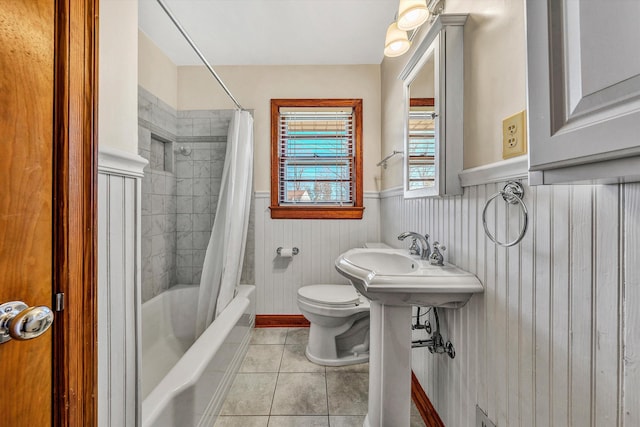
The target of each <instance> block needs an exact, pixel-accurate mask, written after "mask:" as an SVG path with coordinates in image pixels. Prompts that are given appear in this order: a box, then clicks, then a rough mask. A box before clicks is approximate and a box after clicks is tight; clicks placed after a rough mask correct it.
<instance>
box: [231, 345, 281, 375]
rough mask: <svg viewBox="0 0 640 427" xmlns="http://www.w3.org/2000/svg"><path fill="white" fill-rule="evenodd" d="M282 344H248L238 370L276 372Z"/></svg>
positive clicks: (278, 366) (278, 367)
mask: <svg viewBox="0 0 640 427" xmlns="http://www.w3.org/2000/svg"><path fill="white" fill-rule="evenodd" d="M283 349H284V345H274V344H256V345H249V349H248V350H247V355H246V356H245V358H244V361H243V362H242V365H241V366H240V372H278V370H279V369H280V361H281V360H282V352H283Z"/></svg>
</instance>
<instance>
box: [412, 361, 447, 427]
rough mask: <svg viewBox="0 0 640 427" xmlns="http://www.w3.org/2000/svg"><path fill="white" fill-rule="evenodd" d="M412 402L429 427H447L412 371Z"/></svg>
mask: <svg viewBox="0 0 640 427" xmlns="http://www.w3.org/2000/svg"><path fill="white" fill-rule="evenodd" d="M411 400H413V403H414V404H415V405H416V408H417V409H418V412H420V416H422V420H423V421H424V424H425V425H426V426H427V427H445V426H444V423H443V422H442V420H441V419H440V416H439V415H438V412H436V409H435V408H434V407H433V405H432V404H431V401H430V400H429V397H427V394H426V393H425V392H424V389H423V388H422V385H421V384H420V381H418V378H417V377H416V375H415V374H414V373H413V371H411Z"/></svg>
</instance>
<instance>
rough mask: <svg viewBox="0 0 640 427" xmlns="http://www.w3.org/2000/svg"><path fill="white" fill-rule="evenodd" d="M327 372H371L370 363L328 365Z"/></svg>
mask: <svg viewBox="0 0 640 427" xmlns="http://www.w3.org/2000/svg"><path fill="white" fill-rule="evenodd" d="M327 372H362V373H369V363H358V364H355V365H346V366H327Z"/></svg>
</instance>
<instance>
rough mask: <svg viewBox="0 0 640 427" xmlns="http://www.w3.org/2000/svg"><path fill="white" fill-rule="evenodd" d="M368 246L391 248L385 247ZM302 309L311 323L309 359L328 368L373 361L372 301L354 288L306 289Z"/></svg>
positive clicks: (300, 302) (300, 297) (301, 295)
mask: <svg viewBox="0 0 640 427" xmlns="http://www.w3.org/2000/svg"><path fill="white" fill-rule="evenodd" d="M364 246H365V247H378V248H380V247H386V248H388V247H389V246H386V245H384V244H383V243H365V245H364ZM298 308H299V309H300V312H301V313H302V315H303V316H304V317H305V318H306V319H307V320H308V321H309V323H311V327H310V329H309V343H308V344H307V349H306V350H305V354H306V356H307V359H309V360H310V361H312V362H313V363H317V364H319V365H325V366H344V365H353V364H356V363H365V362H368V361H369V300H368V299H366V298H365V297H363V296H362V295H360V294H358V292H357V291H356V289H355V288H354V287H353V286H351V285H332V284H326V285H310V286H303V287H301V288H300V289H298Z"/></svg>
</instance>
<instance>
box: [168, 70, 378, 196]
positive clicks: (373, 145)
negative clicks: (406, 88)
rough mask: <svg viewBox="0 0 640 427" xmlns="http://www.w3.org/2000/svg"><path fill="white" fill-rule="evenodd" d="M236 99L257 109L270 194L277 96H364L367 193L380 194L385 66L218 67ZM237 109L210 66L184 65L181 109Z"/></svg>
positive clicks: (261, 165)
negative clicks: (272, 102) (382, 69)
mask: <svg viewBox="0 0 640 427" xmlns="http://www.w3.org/2000/svg"><path fill="white" fill-rule="evenodd" d="M215 69H216V72H218V74H219V75H220V77H221V78H222V80H223V81H224V82H225V84H226V85H227V87H228V88H229V90H230V91H231V93H232V94H233V95H234V97H235V98H236V99H237V100H238V102H240V104H241V105H242V106H243V107H244V108H246V109H251V110H254V119H255V122H254V140H255V157H254V159H255V168H254V173H255V177H254V183H255V190H256V191H269V190H270V161H271V160H270V155H271V151H270V147H271V141H270V122H271V118H270V100H271V98H362V99H363V116H364V117H363V121H364V124H363V139H364V141H363V142H364V144H363V145H364V175H363V179H364V182H363V186H364V190H365V191H378V190H379V187H378V186H377V182H378V178H377V177H378V176H379V175H380V168H379V167H376V163H377V162H379V161H380V108H381V105H380V67H379V66H378V65H336V66H330V65H326V66H244V65H243V66H220V67H215ZM220 108H223V109H224V108H234V105H233V103H232V102H231V100H230V99H229V98H228V97H227V96H226V95H225V94H224V92H223V91H222V89H221V88H220V87H219V86H218V83H217V82H216V81H215V80H214V79H213V77H212V76H211V75H210V74H209V72H208V71H207V70H206V69H205V68H204V67H199V66H194V67H178V109H180V110H197V109H220Z"/></svg>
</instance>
